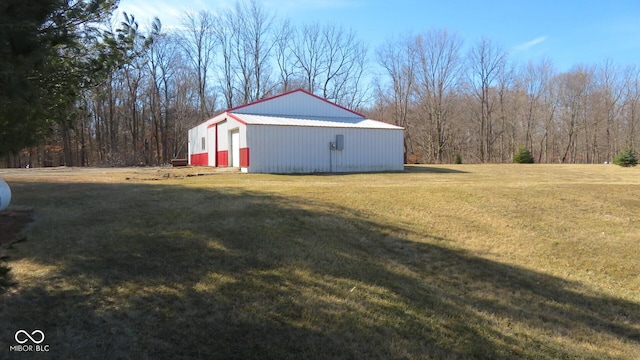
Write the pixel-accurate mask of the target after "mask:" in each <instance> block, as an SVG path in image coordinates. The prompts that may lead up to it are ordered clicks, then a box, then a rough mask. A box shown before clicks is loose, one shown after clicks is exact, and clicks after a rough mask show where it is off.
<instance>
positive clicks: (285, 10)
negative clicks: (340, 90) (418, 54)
mask: <svg viewBox="0 0 640 360" xmlns="http://www.w3.org/2000/svg"><path fill="white" fill-rule="evenodd" d="M260 2H261V3H262V5H263V6H264V7H265V8H266V9H267V10H269V11H272V12H274V13H276V15H277V16H278V17H279V18H284V17H287V18H290V19H291V20H293V21H294V23H307V22H316V21H317V22H320V23H333V24H337V25H343V26H345V27H350V28H352V29H353V30H354V31H355V32H356V33H357V34H358V36H359V37H360V38H361V39H362V40H364V41H365V42H366V43H368V44H369V48H370V51H371V53H372V54H373V51H374V50H375V48H376V47H378V46H379V45H380V44H381V43H382V42H384V41H385V40H386V39H388V38H390V37H393V36H397V35H402V34H407V33H413V34H417V33H420V32H425V31H428V30H429V29H436V28H437V29H447V30H448V31H449V32H453V33H457V34H458V35H459V36H460V37H461V38H463V39H464V41H465V48H468V46H471V45H472V44H474V43H476V42H477V41H478V40H479V39H480V38H481V37H483V36H484V37H487V38H489V39H490V40H492V41H494V42H496V43H497V44H499V45H500V46H502V47H503V49H505V50H507V51H509V52H510V53H511V58H512V59H514V60H515V61H517V62H518V63H524V62H527V61H529V60H533V61H537V60H539V59H541V58H543V57H546V58H548V59H550V60H551V61H552V62H553V64H554V65H555V67H556V69H557V70H559V71H568V70H571V68H572V67H573V66H576V65H581V64H585V65H596V64H600V63H602V62H603V61H605V60H612V61H613V62H614V63H615V64H617V65H628V64H637V65H639V66H640V1H638V0H635V1H631V0H612V1H603V0H600V1H593V0H583V1H567V0H555V1H550V0H537V1H515V0H514V1H509V0H484V1H461V0H446V1H444V0H387V1H379V0H374V1H366V0H261V1H260ZM234 3H235V0H196V1H185V0H182V1H176V0H121V3H120V10H121V11H127V12H128V13H132V14H134V15H135V16H136V18H137V19H139V20H140V25H141V26H143V25H144V24H145V23H148V22H150V19H152V18H153V17H154V16H158V17H159V18H160V20H161V21H162V23H163V26H165V28H166V27H171V26H177V25H179V23H180V21H179V17H180V14H182V13H184V12H185V11H187V10H196V11H197V10H200V9H209V10H210V11H212V12H216V11H220V10H224V9H227V8H229V7H231V6H233V4H234Z"/></svg>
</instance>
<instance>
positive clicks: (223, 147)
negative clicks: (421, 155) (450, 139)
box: [189, 89, 404, 173]
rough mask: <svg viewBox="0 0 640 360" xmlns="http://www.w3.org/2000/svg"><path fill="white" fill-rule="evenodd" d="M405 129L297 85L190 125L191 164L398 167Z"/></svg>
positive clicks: (311, 169)
mask: <svg viewBox="0 0 640 360" xmlns="http://www.w3.org/2000/svg"><path fill="white" fill-rule="evenodd" d="M403 131H404V130H403V128H401V127H398V126H395V125H392V124H387V123H384V122H380V121H375V120H371V119H367V117H366V116H363V115H361V114H358V113H357V112H355V111H352V110H349V109H347V108H344V107H342V106H340V105H337V104H335V103H332V102H330V101H328V100H326V99H323V98H321V97H318V96H316V95H314V94H311V93H309V92H307V91H305V90H302V89H298V90H294V91H291V92H287V93H284V94H280V95H277V96H273V97H270V98H266V99H263V100H260V101H256V102H253V103H250V104H247V105H243V106H239V107H236V108H232V109H229V110H226V111H224V112H222V113H220V114H218V115H216V116H215V117H213V118H211V119H209V120H207V121H205V122H203V123H201V124H199V125H197V126H195V127H194V128H192V129H190V130H189V164H191V165H203V166H216V167H236V168H240V169H241V170H242V171H244V172H250V173H326V172H368V171H398V170H403V169H404V156H403V149H404V143H403V141H404V134H403Z"/></svg>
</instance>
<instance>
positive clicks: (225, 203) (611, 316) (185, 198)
mask: <svg viewBox="0 0 640 360" xmlns="http://www.w3.org/2000/svg"><path fill="white" fill-rule="evenodd" d="M17 187H19V188H21V190H23V191H24V190H28V191H30V192H31V194H34V196H38V194H50V196H48V197H47V198H46V200H43V201H42V202H41V203H34V204H29V205H30V206H34V207H35V208H36V212H38V210H37V209H41V215H40V219H39V220H38V222H39V223H36V224H35V225H34V228H33V233H32V236H31V238H32V239H30V240H29V241H27V242H24V243H22V244H20V245H19V246H20V248H21V249H19V251H18V252H16V254H15V257H14V259H13V260H18V259H23V260H25V261H30V262H34V263H37V264H39V265H41V266H45V267H46V268H47V269H50V270H48V272H43V274H42V275H41V276H40V277H39V278H38V280H35V281H33V282H31V283H28V284H22V286H21V287H20V288H19V289H18V290H17V292H15V293H12V294H9V295H8V296H5V298H4V299H3V301H2V302H0V318H1V319H2V321H1V323H0V324H1V325H0V355H1V356H0V357H2V358H3V359H4V358H10V357H11V356H14V357H15V358H24V354H20V353H11V352H9V351H8V348H9V346H10V345H15V343H14V340H13V336H14V334H15V332H16V331H17V330H18V329H41V330H43V331H44V332H45V333H46V343H47V344H48V345H49V346H50V352H49V353H43V354H38V355H41V356H39V357H38V358H96V359H104V358H125V359H126V358H131V359H144V358H153V359H180V358H183V359H193V358H215V359H219V358H238V359H248V358H260V359H263V358H293V359H299V358H322V359H324V358H363V359H371V358H381V359H389V358H451V359H457V358H478V359H513V358H519V359H523V358H531V359H534V358H535V359H539V358H598V359H602V358H607V357H608V356H610V355H608V354H607V353H606V351H607V350H608V349H604V348H602V347H598V346H593V345H592V344H590V343H592V342H596V343H597V342H598V341H613V342H616V341H618V342H620V343H623V344H624V343H626V344H629V343H630V344H632V345H633V346H640V332H639V330H638V327H637V326H636V325H633V324H638V323H640V305H638V304H635V303H631V302H627V301H623V300H619V299H616V298H611V297H607V296H604V295H601V294H594V293H590V292H589V291H588V289H581V288H580V286H579V285H578V284H574V283H571V282H567V281H565V280H563V279H560V278H556V277H552V276H548V275H544V274H541V273H537V272H533V271H529V270H525V269H522V268H518V267H514V266H509V265H505V264H501V263H498V262H494V261H489V260H486V259H483V258H479V257H474V256H471V255H469V254H467V253H464V252H460V251H454V250H451V249H448V248H445V247H443V246H440V245H437V243H438V239H435V238H434V239H433V240H434V241H433V243H429V240H430V239H429V235H428V234H423V236H424V237H425V242H424V243H416V242H413V241H409V240H407V239H406V236H407V231H406V230H405V229H403V228H401V227H398V226H395V225H393V224H380V223H376V222H372V221H369V220H367V219H366V216H363V215H362V214H359V213H357V212H354V211H353V210H351V209H349V208H346V207H345V208H338V207H335V206H333V205H329V204H323V203H309V202H305V201H303V200H301V199H291V198H282V197H277V196H269V195H265V194H261V193H250V192H242V191H239V190H238V189H233V188H229V189H220V190H203V189H192V188H186V187H179V186H163V185H157V184H153V185H140V184H133V185H132V184H119V185H110V184H102V185H99V184H74V185H73V187H68V186H67V185H55V184H53V185H51V184H23V185H18V186H17ZM52 190H54V191H52ZM56 190H57V191H56ZM34 201H35V200H34ZM63 214H65V215H64V216H63ZM603 339H604V340H603ZM21 356H22V357H21ZM611 357H613V356H611Z"/></svg>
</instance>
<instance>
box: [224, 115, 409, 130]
mask: <svg viewBox="0 0 640 360" xmlns="http://www.w3.org/2000/svg"><path fill="white" fill-rule="evenodd" d="M231 116H232V117H233V118H234V119H236V120H238V121H240V122H243V123H245V124H247V125H284V126H312V127H341V128H366V129H402V128H401V127H398V126H395V125H392V124H387V123H384V122H380V121H375V120H371V119H367V118H364V117H328V116H287V115H255V114H242V113H231Z"/></svg>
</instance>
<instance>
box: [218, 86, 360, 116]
mask: <svg viewBox="0 0 640 360" xmlns="http://www.w3.org/2000/svg"><path fill="white" fill-rule="evenodd" d="M296 92H303V93H305V94H307V95H311V96H313V97H314V98H316V99H319V100H322V101H324V102H326V103H328V104H331V105H333V106H336V107H338V108H340V109H342V110H346V111H348V112H350V113H352V114H354V115H357V116H358V117H361V118H366V116H364V115H362V114H360V113H357V112H355V111H353V110H351V109H347V108H346V107H344V106H342V105H338V104H336V103H334V102H331V101H329V100H327V99H325V98H323V97H320V96H318V95H316V94H313V93H310V92H308V91H307V90H304V89H295V90H291V91H287V92H285V93H282V94H278V95H274V96H270V97H267V98H264V99H260V100H258V101H254V102H252V103H248V104H245V105H240V106H237V107H234V108H231V109H228V110H227V112H232V111H236V110H240V109H242V108H245V107H247V106H251V105H255V104H259V103H261V102H265V101H269V100H273V99H277V98H279V97H282V96H286V95H289V94H293V93H296Z"/></svg>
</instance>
